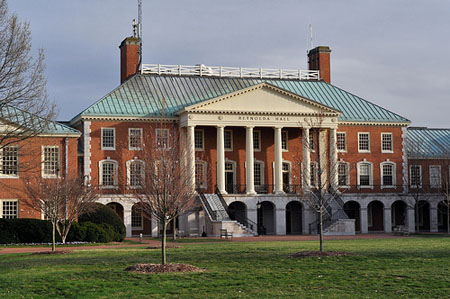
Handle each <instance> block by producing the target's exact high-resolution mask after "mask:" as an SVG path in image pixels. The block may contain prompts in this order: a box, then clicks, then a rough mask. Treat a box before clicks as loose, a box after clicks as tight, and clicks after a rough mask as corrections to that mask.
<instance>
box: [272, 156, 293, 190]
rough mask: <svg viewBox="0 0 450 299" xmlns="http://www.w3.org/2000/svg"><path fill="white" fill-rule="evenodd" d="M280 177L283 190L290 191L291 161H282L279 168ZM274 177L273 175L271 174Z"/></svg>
mask: <svg viewBox="0 0 450 299" xmlns="http://www.w3.org/2000/svg"><path fill="white" fill-rule="evenodd" d="M281 172H282V179H283V191H284V192H291V191H293V190H292V188H293V186H291V185H292V180H291V162H288V161H283V165H282V168H281ZM273 177H274V179H275V175H274V176H273Z"/></svg>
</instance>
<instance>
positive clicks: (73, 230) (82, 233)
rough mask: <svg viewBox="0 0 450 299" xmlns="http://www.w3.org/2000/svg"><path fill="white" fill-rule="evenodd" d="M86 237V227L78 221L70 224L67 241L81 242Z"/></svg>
mask: <svg viewBox="0 0 450 299" xmlns="http://www.w3.org/2000/svg"><path fill="white" fill-rule="evenodd" d="M85 239H86V227H84V226H81V225H80V224H79V223H78V222H73V223H72V225H71V226H70V230H69V234H68V235H67V239H66V240H67V242H75V241H78V242H82V241H84V240H85Z"/></svg>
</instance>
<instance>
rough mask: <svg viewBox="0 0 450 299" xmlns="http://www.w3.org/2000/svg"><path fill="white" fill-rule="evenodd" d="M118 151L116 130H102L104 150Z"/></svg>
mask: <svg viewBox="0 0 450 299" xmlns="http://www.w3.org/2000/svg"><path fill="white" fill-rule="evenodd" d="M115 149H116V129H114V128H102V150H115Z"/></svg>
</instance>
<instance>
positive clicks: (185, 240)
mask: <svg viewBox="0 0 450 299" xmlns="http://www.w3.org/2000/svg"><path fill="white" fill-rule="evenodd" d="M144 239H145V240H153V241H159V242H161V238H144ZM229 241H231V240H229V239H218V238H191V237H189V238H185V237H183V238H177V239H176V240H175V241H174V240H173V238H172V237H168V238H167V242H169V243H211V242H229Z"/></svg>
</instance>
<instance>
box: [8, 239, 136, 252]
mask: <svg viewBox="0 0 450 299" xmlns="http://www.w3.org/2000/svg"><path fill="white" fill-rule="evenodd" d="M132 244H141V243H139V242H137V241H132V240H124V241H123V242H110V243H83V244H64V245H63V244H56V249H58V248H64V247H84V246H112V245H132ZM26 247H31V248H32V247H49V248H50V247H52V244H51V243H45V244H38V245H22V244H20V245H7V244H0V250H2V249H3V248H26Z"/></svg>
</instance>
